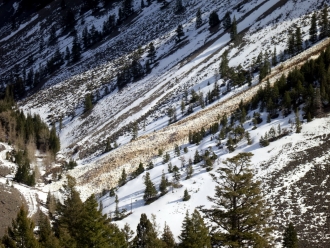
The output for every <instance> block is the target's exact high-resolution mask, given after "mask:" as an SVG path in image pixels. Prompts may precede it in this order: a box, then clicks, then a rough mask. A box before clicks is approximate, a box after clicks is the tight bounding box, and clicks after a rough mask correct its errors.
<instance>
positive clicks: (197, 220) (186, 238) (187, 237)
mask: <svg viewBox="0 0 330 248" xmlns="http://www.w3.org/2000/svg"><path fill="white" fill-rule="evenodd" d="M179 240H180V244H179V247H182V248H185V247H192V248H198V247H203V248H204V247H205V248H211V242H210V236H209V232H208V229H207V227H206V226H205V224H204V221H203V218H202V217H201V215H200V214H199V212H198V211H197V210H196V209H195V211H194V213H193V214H192V215H191V218H190V217H189V213H188V210H187V212H186V216H185V218H184V220H183V223H182V229H181V234H180V236H179Z"/></svg>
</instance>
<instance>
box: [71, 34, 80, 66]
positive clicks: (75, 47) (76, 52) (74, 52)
mask: <svg viewBox="0 0 330 248" xmlns="http://www.w3.org/2000/svg"><path fill="white" fill-rule="evenodd" d="M80 54H81V46H80V42H79V40H78V36H77V35H75V36H74V38H73V42H72V49H71V60H72V62H77V61H78V60H80Z"/></svg>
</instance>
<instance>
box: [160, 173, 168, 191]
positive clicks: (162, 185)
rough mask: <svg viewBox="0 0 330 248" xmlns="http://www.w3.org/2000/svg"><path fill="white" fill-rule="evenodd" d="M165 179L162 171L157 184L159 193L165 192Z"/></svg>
mask: <svg viewBox="0 0 330 248" xmlns="http://www.w3.org/2000/svg"><path fill="white" fill-rule="evenodd" d="M167 184H168V183H167V179H166V177H165V173H164V171H163V172H162V178H161V180H160V184H159V191H160V193H161V195H165V194H166V193H167Z"/></svg>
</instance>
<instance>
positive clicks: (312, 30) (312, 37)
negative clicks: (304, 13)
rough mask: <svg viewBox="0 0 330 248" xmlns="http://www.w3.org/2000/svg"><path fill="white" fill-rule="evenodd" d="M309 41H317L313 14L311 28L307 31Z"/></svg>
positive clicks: (314, 14)
mask: <svg viewBox="0 0 330 248" xmlns="http://www.w3.org/2000/svg"><path fill="white" fill-rule="evenodd" d="M309 40H310V41H311V42H312V43H315V42H316V41H317V24H316V13H313V15H312V20H311V27H310V29H309Z"/></svg>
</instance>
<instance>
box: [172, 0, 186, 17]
mask: <svg viewBox="0 0 330 248" xmlns="http://www.w3.org/2000/svg"><path fill="white" fill-rule="evenodd" d="M183 11H184V8H183V5H182V0H176V2H175V8H174V13H176V14H180V13H181V12H183Z"/></svg>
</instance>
